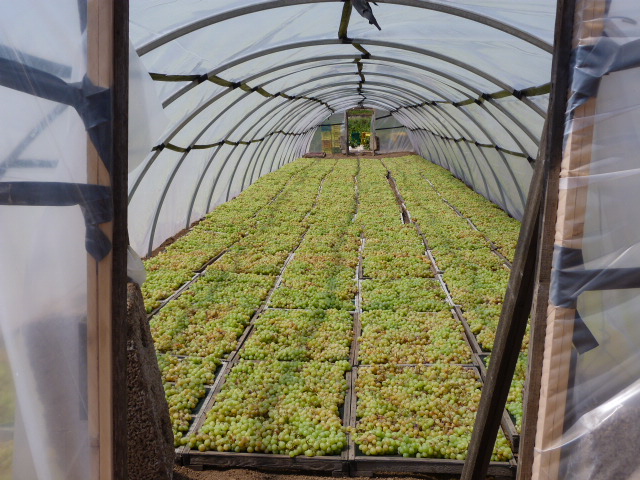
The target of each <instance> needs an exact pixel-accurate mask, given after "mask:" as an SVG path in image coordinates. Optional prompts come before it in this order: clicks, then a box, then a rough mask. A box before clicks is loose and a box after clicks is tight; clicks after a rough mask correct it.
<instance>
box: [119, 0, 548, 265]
mask: <svg viewBox="0 0 640 480" xmlns="http://www.w3.org/2000/svg"><path fill="white" fill-rule="evenodd" d="M374 10H375V12H374V13H375V15H376V16H377V18H378V21H379V23H380V24H381V27H382V30H381V31H379V30H377V29H376V28H374V27H372V25H370V24H369V23H368V21H367V20H365V19H364V18H362V17H360V16H359V15H358V14H357V12H355V11H354V12H353V13H352V14H351V15H350V16H348V17H345V16H344V12H343V2H337V1H336V2H332V1H328V2H317V3H313V2H312V3H309V2H301V3H298V2H295V1H292V2H267V1H264V2H260V1H252V2H249V1H242V2H233V3H229V2H223V1H220V0H206V1H199V2H192V1H186V2H180V3H175V2H159V1H157V0H133V1H132V2H131V38H132V39H133V42H134V45H135V47H136V48H137V51H138V54H139V55H140V58H141V59H142V62H143V64H144V66H145V68H146V69H147V71H148V72H149V73H150V74H151V76H152V78H153V79H154V80H155V83H156V84H158V88H157V91H158V93H159V96H160V99H161V101H162V104H163V106H164V108H165V112H166V114H167V117H168V118H169V125H168V127H167V128H166V129H165V131H164V133H163V134H162V135H160V136H159V137H158V138H157V139H156V141H155V145H156V148H158V147H160V148H162V146H170V147H171V148H172V149H173V152H174V153H175V152H181V153H182V154H183V155H181V156H178V157H177V158H176V160H175V163H173V166H172V168H171V169H170V170H166V167H167V166H168V163H166V162H165V161H164V155H161V156H157V155H156V156H151V157H149V156H148V157H147V160H145V162H146V163H145V166H144V167H143V168H142V169H137V170H136V171H134V172H132V177H131V180H132V182H131V183H132V185H133V187H132V189H131V194H130V196H131V206H132V212H137V211H138V209H141V208H143V209H144V210H145V212H147V213H146V214H145V215H144V217H140V218H145V219H146V220H144V221H143V224H142V225H140V224H138V225H135V226H134V225H132V228H131V231H132V233H131V239H132V243H133V245H134V246H135V247H136V248H143V253H149V252H150V251H151V249H153V248H154V247H155V246H157V245H159V244H161V243H162V242H163V241H164V239H165V238H166V236H170V235H171V234H173V233H175V231H172V230H173V229H178V230H179V229H180V228H183V227H184V225H187V224H188V223H189V222H190V221H192V220H194V218H195V215H197V214H204V213H206V211H207V209H208V208H211V205H213V204H215V203H216V201H209V200H207V201H206V202H203V196H204V197H207V198H208V199H209V198H210V199H214V198H219V199H220V200H222V201H224V199H226V198H231V197H232V196H233V195H234V194H235V193H238V192H239V191H240V190H241V189H243V188H246V187H247V186H248V185H250V183H251V182H253V181H255V180H256V179H257V178H259V176H260V175H263V174H265V173H268V170H265V168H264V165H281V164H282V163H283V162H284V163H286V162H288V161H291V160H292V159H293V158H295V155H293V154H294V153H297V152H300V153H304V148H302V149H301V148H300V147H301V146H302V145H306V146H308V148H311V149H312V150H318V149H319V135H320V131H321V128H320V129H319V128H318V127H319V126H320V125H321V124H323V123H326V119H327V118H329V117H330V116H331V115H333V114H340V113H341V112H344V111H345V110H348V109H350V108H354V107H366V108H375V109H377V110H380V111H389V112H392V115H393V118H394V119H395V121H396V122H398V125H394V126H393V127H391V126H384V125H383V126H382V127H381V128H389V130H381V131H380V133H381V136H380V144H381V145H380V146H381V151H385V152H393V151H398V150H413V151H418V152H420V153H421V154H422V155H423V156H425V157H426V158H428V159H429V160H431V161H434V162H436V163H439V164H441V165H443V166H446V167H447V168H449V169H450V170H451V171H452V172H454V173H455V174H456V175H457V176H459V177H460V178H462V179H464V180H465V181H466V182H468V183H469V185H470V186H471V187H472V188H474V189H476V190H477V191H478V192H480V193H482V194H483V195H485V196H487V197H488V198H490V199H491V200H492V201H495V202H496V203H497V204H498V205H500V206H501V207H502V208H504V209H506V210H507V211H508V212H509V213H511V214H512V215H513V216H515V217H519V216H520V215H521V214H522V211H523V206H524V201H525V199H526V193H527V190H528V182H529V179H530V177H531V161H532V159H535V157H536V155H537V148H538V144H539V137H540V132H541V129H542V123H543V121H544V112H545V109H546V103H547V102H548V96H547V94H548V92H549V89H548V85H549V80H550V79H549V76H550V68H551V41H552V38H553V20H554V15H555V2H553V1H551V0H537V1H535V2H528V1H527V2H525V1H523V0H518V1H513V2H509V4H508V6H507V5H505V4H504V2H497V1H484V0H483V1H464V2H463V1H447V2H445V1H435V2H406V4H405V3H403V2H393V3H387V2H385V1H381V2H379V4H378V5H377V6H374ZM341 25H342V28H344V32H343V33H339V34H337V32H339V31H341V30H340V29H341ZM238 32H243V33H242V35H239V34H238ZM340 35H344V36H345V37H344V38H349V41H344V38H339V37H340ZM545 86H546V88H545ZM478 101H479V102H480V103H479V104H476V102H478ZM403 128H404V129H405V130H403ZM313 132H316V133H315V134H313ZM383 132H385V133H383ZM411 132H413V133H411ZM279 135H284V136H287V135H296V136H298V137H297V139H295V140H292V141H291V142H289V141H279V140H277V139H276V138H275V137H277V136H279ZM283 138H284V137H283ZM461 139H464V142H465V143H466V144H465V145H464V146H457V147H453V148H452V145H450V142H452V141H453V142H458V143H459V142H460V141H461ZM252 142H253V143H252ZM443 142H444V143H443ZM223 143H224V144H225V145H226V146H225V147H222V146H221V145H222V144H223ZM246 143H248V144H249V145H251V147H250V146H249V145H247V144H246ZM445 144H446V145H445ZM258 145H262V147H260V146H258ZM234 146H235V147H236V148H233V147H234ZM228 147H229V148H228ZM196 148H197V149H200V148H205V149H207V150H206V152H207V154H205V153H204V151H205V150H203V152H199V153H197V154H196V153H195V152H196V150H195V149H196ZM227 155H229V156H231V157H232V158H231V157H227ZM262 155H268V156H270V157H273V158H278V157H283V158H278V160H277V161H275V162H274V161H272V159H271V158H270V159H267V161H266V162H263V161H261V160H260V164H261V165H263V167H261V168H257V169H256V168H255V165H256V159H257V158H258V157H260V156H262ZM468 155H471V156H472V157H473V158H472V159H469V158H467V156H468ZM170 156H173V155H172V154H170ZM445 157H446V159H445ZM470 163H472V164H473V165H472V166H471V167H469V164H470ZM223 165H224V167H223ZM230 165H231V167H230V169H229V167H228V166H230ZM156 169H158V172H154V170H156ZM247 169H249V170H250V171H251V172H252V173H251V174H250V175H248V174H247ZM183 170H184V171H183ZM218 171H219V173H220V174H219V175H218ZM227 174H229V175H231V176H232V177H234V178H231V179H229V181H227V180H226V179H225V178H226V177H225V175H227ZM146 176H150V177H149V178H150V179H153V180H151V181H147V180H146V179H145V177H146ZM236 176H238V177H239V178H242V181H237V180H236V179H235V177H236ZM218 177H220V178H218ZM188 179H191V180H188ZM216 179H217V180H216ZM190 181H195V182H196V183H198V184H199V185H201V187H198V189H197V190H198V191H197V192H194V193H193V194H190V195H186V196H183V197H181V196H179V195H177V196H175V195H174V194H173V193H172V192H175V191H178V190H179V188H180V187H179V185H181V184H182V183H181V182H185V185H186V184H187V183H188V182H190ZM221 181H222V182H223V184H224V185H225V186H224V187H221V186H220V185H221V183H220V182H221ZM158 182H160V184H161V187H160V188H159V189H158V185H159V184H158ZM162 182H165V183H164V184H163V183H162ZM503 182H506V183H503ZM210 183H211V184H212V185H215V187H214V189H215V190H216V192H214V193H212V192H211V191H209V192H208V193H206V194H203V193H202V192H200V191H199V189H200V188H202V185H205V184H210ZM143 184H144V185H146V186H145V187H142V185H143ZM150 185H155V186H156V187H155V188H156V192H154V193H153V194H151V195H145V193H144V192H145V190H146V189H147V188H149V186H150ZM230 186H231V187H230ZM219 188H222V190H220V191H218V189H219ZM238 189H240V190H238ZM157 190H160V192H159V193H158V192H157ZM209 190H211V189H210V188H209ZM232 192H233V193H232ZM139 195H144V200H138V199H137V196H139ZM194 198H195V200H194ZM167 200H169V201H167ZM142 204H144V207H143V206H142ZM133 217H135V215H132V218H133ZM136 221H137V222H138V221H139V220H136ZM146 222H151V224H149V225H147V224H146ZM176 231H177V230H176ZM135 232H139V233H135Z"/></svg>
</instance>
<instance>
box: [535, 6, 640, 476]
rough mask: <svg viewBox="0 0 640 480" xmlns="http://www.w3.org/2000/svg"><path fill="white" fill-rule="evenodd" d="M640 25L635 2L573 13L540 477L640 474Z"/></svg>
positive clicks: (541, 419)
mask: <svg viewBox="0 0 640 480" xmlns="http://www.w3.org/2000/svg"><path fill="white" fill-rule="evenodd" d="M639 24H640V12H639V11H638V6H637V3H636V2H634V1H631V0H612V1H610V2H606V3H605V2H604V1H586V2H582V3H580V4H579V6H578V10H577V13H576V25H575V27H574V31H575V32H577V43H578V44H579V45H580V47H578V49H579V50H582V51H583V52H590V55H584V56H582V55H576V57H577V58H578V61H577V62H576V63H575V64H574V83H573V88H572V90H573V95H572V98H571V102H570V108H569V110H570V111H569V112H568V114H567V129H566V146H565V152H564V161H563V168H562V175H561V176H562V178H561V183H560V208H559V212H558V224H557V226H556V245H555V256H554V264H553V272H552V274H553V275H552V278H553V282H552V291H551V303H550V307H549V314H548V327H547V328H548V329H547V344H546V346H545V361H544V366H543V377H542V381H543V389H542V396H541V400H540V401H541V407H542V408H541V411H540V417H539V420H538V422H539V423H538V436H537V438H536V457H535V463H534V475H533V476H534V478H539V479H556V478H562V479H576V480H577V479H584V478H588V479H590V480H599V479H610V478H616V479H636V478H639V477H640V458H639V457H638V454H637V450H638V445H640V430H639V429H638V428H637V422H638V418H639V415H640V380H639V379H640V354H639V350H638V345H639V344H640V329H639V328H638V318H637V317H638V311H639V310H640V296H639V294H640V270H639V269H638V267H640V245H639V243H638V239H640V211H639V209H638V208H637V205H638V203H637V198H635V196H634V195H636V194H635V193H634V192H637V190H638V182H639V180H640V176H639V170H638V153H637V152H638V151H639V149H640V137H639V136H638V132H637V126H638V124H639V123H640V101H639V100H638V95H637V85H638V84H639V82H640V68H638V66H639V65H640V48H639V47H638V43H637V42H638V39H639V38H640V28H639V27H638V25H639ZM602 28H604V30H602ZM610 40H613V43H614V44H615V45H617V46H619V48H617V49H610V48H607V49H606V52H605V53H604V54H603V53H602V49H601V47H602V46H603V45H605V42H606V43H607V44H609V45H610V43H609V42H610ZM621 51H626V52H627V54H628V57H627V60H629V61H628V62H627V64H626V66H625V67H624V68H623V69H620V70H619V71H612V72H610V69H611V67H612V66H613V65H615V63H616V62H615V61H614V60H615V59H616V55H618V54H619V52H621ZM596 52H600V53H598V54H596ZM617 58H620V57H617ZM575 72H584V73H588V74H589V77H590V80H589V83H590V84H591V85H595V89H593V90H591V92H590V93H591V94H590V95H586V96H584V95H582V94H580V93H578V92H585V90H584V86H585V83H584V82H583V78H584V77H582V76H579V75H577V74H576V73H575ZM609 72H610V73H609ZM593 80H595V82H594V81H593ZM594 96H595V98H594Z"/></svg>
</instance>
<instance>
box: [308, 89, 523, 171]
mask: <svg viewBox="0 0 640 480" xmlns="http://www.w3.org/2000/svg"><path fill="white" fill-rule="evenodd" d="M342 85H345V86H347V85H351V82H339V83H334V84H332V85H329V86H327V87H315V88H314V89H312V90H309V91H305V94H307V93H312V92H317V91H318V90H321V89H325V88H334V87H338V86H342ZM367 85H368V86H371V85H373V86H382V87H386V88H387V89H389V88H391V89H393V90H399V91H401V92H403V93H404V94H405V95H398V96H399V97H401V98H404V99H411V97H415V98H417V99H419V100H423V101H429V100H428V99H426V98H425V97H422V96H421V95H419V94H417V93H416V92H414V91H412V90H408V89H406V88H404V87H399V86H397V85H393V86H390V85H387V84H385V83H380V82H367V83H365V86H367ZM363 88H364V87H363ZM374 91H375V89H374ZM364 96H365V97H366V93H365V94H364ZM318 98H323V97H322V96H321V95H318ZM419 103H421V102H419ZM405 108H406V107H405ZM463 113H465V116H467V118H469V120H470V121H471V122H472V123H475V124H476V125H477V126H478V128H479V129H480V130H481V131H482V132H483V134H484V135H485V136H486V137H487V138H489V139H491V141H492V142H493V144H494V145H498V144H497V143H496V141H495V140H494V139H493V137H492V136H491V135H490V134H488V133H487V132H486V130H485V129H484V128H483V127H482V126H481V125H480V123H479V122H477V121H476V120H475V119H473V118H472V117H471V116H469V114H468V113H467V112H464V111H463ZM512 138H513V137H512ZM514 141H516V140H515V139H514ZM516 142H517V141H516ZM518 143H519V142H517V144H518ZM521 148H522V153H523V154H524V155H528V153H527V151H526V149H524V147H522V146H521ZM505 161H506V160H505Z"/></svg>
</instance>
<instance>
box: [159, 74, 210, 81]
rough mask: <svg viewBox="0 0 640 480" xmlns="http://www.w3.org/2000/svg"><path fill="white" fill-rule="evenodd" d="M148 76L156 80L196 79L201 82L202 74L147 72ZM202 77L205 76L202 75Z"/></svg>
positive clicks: (205, 77)
mask: <svg viewBox="0 0 640 480" xmlns="http://www.w3.org/2000/svg"><path fill="white" fill-rule="evenodd" d="M149 76H150V77H151V78H152V79H153V80H155V81H157V82H193V81H198V82H199V83H202V75H167V74H165V73H154V72H149ZM204 79H205V80H206V79H207V76H206V75H204Z"/></svg>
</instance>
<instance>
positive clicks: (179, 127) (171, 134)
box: [129, 56, 352, 202]
mask: <svg viewBox="0 0 640 480" xmlns="http://www.w3.org/2000/svg"><path fill="white" fill-rule="evenodd" d="M349 58H352V57H351V56H350V57H349ZM313 68H315V67H313ZM278 69H279V68H277V67H275V68H271V69H269V70H267V71H266V72H268V73H272V72H274V71H277V70H278ZM265 74H266V73H265ZM290 74H291V73H289V74H285V75H281V76H279V77H276V78H273V79H271V80H269V81H268V82H265V83H263V84H261V85H259V86H258V87H257V88H262V87H264V86H266V85H268V84H269V83H271V82H274V81H277V80H280V79H282V78H285V77H286V76H288V75H290ZM291 88H294V87H291ZM233 91H234V89H231V88H230V89H226V90H224V91H222V92H220V93H218V94H217V95H215V96H213V97H212V98H210V99H209V100H207V101H206V102H204V103H203V104H202V105H200V106H199V107H198V108H197V109H195V110H194V111H193V112H192V113H191V114H190V115H189V116H188V117H186V118H184V119H183V120H182V121H181V122H180V123H179V124H178V125H177V126H176V127H174V129H173V130H172V131H171V132H169V134H167V136H166V137H165V139H164V140H163V141H162V144H163V145H164V144H166V143H167V142H169V141H170V140H171V139H172V138H173V137H174V136H175V135H177V133H178V132H179V131H180V130H182V129H183V128H184V127H185V126H187V125H188V124H189V123H190V122H191V120H193V119H194V118H195V117H196V116H198V115H199V114H200V113H202V112H203V111H204V110H206V109H207V108H208V107H210V106H211V105H212V104H214V103H215V102H217V101H218V100H220V99H221V98H223V97H224V96H226V95H228V94H230V93H231V92H233ZM285 91H287V90H285ZM251 93H252V92H245V94H244V95H242V96H240V97H239V98H238V99H236V100H235V101H234V102H233V103H231V104H230V105H229V106H228V107H227V108H225V111H227V110H228V108H230V107H232V106H234V105H236V104H237V103H238V102H240V101H242V100H243V99H245V98H246V97H247V96H248V95H250V94H251ZM271 98H275V97H271ZM218 117H219V115H217V116H216V117H215V118H216V119H217V118H218ZM213 123H214V122H213V121H212V122H209V124H208V125H207V126H206V127H205V129H203V131H201V132H200V133H199V134H198V135H197V136H196V140H197V138H200V137H201V136H202V134H203V133H204V131H206V129H207V128H209V127H210V126H211V125H212V124H213ZM196 140H194V142H195V141H196ZM194 142H192V144H193V143H194ZM159 153H160V152H159V151H158V152H157V153H156V154H155V155H154V156H153V157H151V158H150V160H149V161H148V162H147V164H146V165H145V166H144V168H143V170H142V172H141V173H140V175H139V177H138V178H137V179H136V182H135V183H134V185H133V187H132V189H131V191H130V192H129V202H131V200H132V198H133V195H134V194H135V192H136V190H137V189H138V186H139V185H140V183H141V181H142V179H143V178H144V176H145V175H146V173H147V171H148V170H149V168H150V167H151V165H152V164H153V163H154V162H155V159H156V158H157V157H158V154H159Z"/></svg>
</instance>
